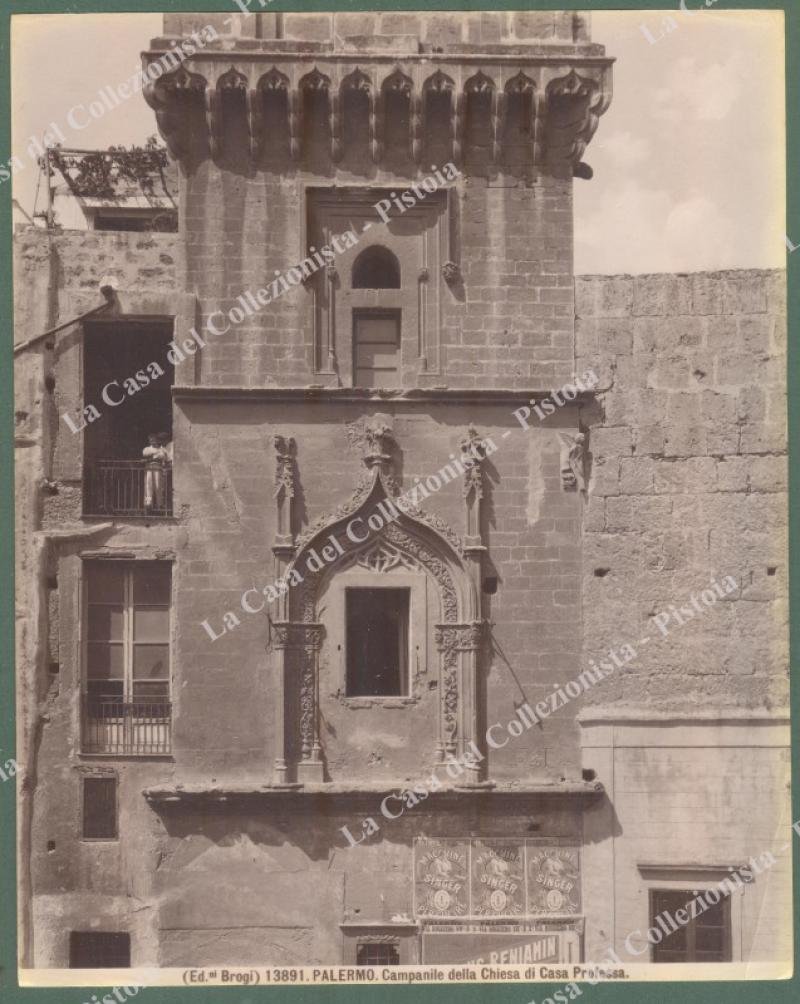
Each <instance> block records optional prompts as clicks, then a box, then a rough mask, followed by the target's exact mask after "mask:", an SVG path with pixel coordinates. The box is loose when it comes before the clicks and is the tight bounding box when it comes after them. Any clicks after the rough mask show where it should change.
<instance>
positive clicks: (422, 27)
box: [164, 0, 590, 52]
mask: <svg viewBox="0 0 800 1004" xmlns="http://www.w3.org/2000/svg"><path fill="white" fill-rule="evenodd" d="M243 3H244V4H245V5H246V6H248V7H249V13H248V14H242V13H240V12H239V11H238V4H237V5H234V4H231V12H230V13H228V14H206V13H202V14H199V13H198V14H184V13H175V14H165V15H164V35H165V36H166V37H175V36H185V35H188V34H189V32H191V31H199V30H200V29H201V28H203V27H204V26H206V25H211V26H212V27H213V28H214V30H215V31H217V33H218V34H220V35H223V36H227V37H230V38H233V39H241V40H242V41H243V42H244V43H245V44H248V45H251V46H252V45H253V44H254V43H255V41H256V40H262V41H263V42H264V44H265V46H266V45H268V44H269V42H276V41H278V42H295V43H306V44H308V43H317V44H318V45H322V44H326V45H327V47H332V48H334V49H344V50H348V49H349V50H351V51H352V49H353V48H354V47H358V46H362V47H364V48H366V47H369V48H370V49H376V48H387V47H389V48H395V47H399V49H400V51H404V52H416V51H418V49H422V50H424V49H425V48H426V47H427V48H430V49H433V50H434V51H448V50H453V49H461V48H465V47H479V48H480V47H485V48H488V49H490V48H491V46H493V45H499V44H500V43H503V44H505V45H509V44H512V45H513V44H514V43H515V42H516V43H518V44H520V45H523V44H524V45H530V44H531V43H535V42H539V43H545V44H549V45H557V44H559V43H561V44H571V43H573V42H588V41H589V28H590V24H589V18H590V15H589V14H587V13H585V12H581V13H578V12H572V11H549V10H545V11H516V12H508V13H506V12H502V11H492V12H487V11H480V12H479V11H476V12H461V11H453V12H448V11H441V12H436V13H420V12H418V11H406V12H400V11H393V12H385V13H381V12H378V11H359V12H358V13H344V12H341V11H339V12H336V13H317V14H301V13H296V12H288V13H286V14H277V15H276V14H273V13H269V12H266V11H263V10H262V5H261V3H260V0H250V2H249V3H247V2H246V0H243ZM263 6H266V4H264V5H263Z"/></svg>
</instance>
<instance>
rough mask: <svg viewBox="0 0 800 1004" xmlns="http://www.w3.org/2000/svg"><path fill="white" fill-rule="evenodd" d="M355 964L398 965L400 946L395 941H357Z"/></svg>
mask: <svg viewBox="0 0 800 1004" xmlns="http://www.w3.org/2000/svg"><path fill="white" fill-rule="evenodd" d="M356 965H357V966H399V965H400V946H399V945H398V944H397V942H396V941H392V942H380V941H359V943H358V947H357V948H356Z"/></svg>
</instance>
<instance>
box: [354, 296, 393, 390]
mask: <svg viewBox="0 0 800 1004" xmlns="http://www.w3.org/2000/svg"><path fill="white" fill-rule="evenodd" d="M399 385H400V311H399V310H384V311H375V310H372V311H360V310H358V311H354V314H353V386H354V387H387V388H388V387H398V386H399Z"/></svg>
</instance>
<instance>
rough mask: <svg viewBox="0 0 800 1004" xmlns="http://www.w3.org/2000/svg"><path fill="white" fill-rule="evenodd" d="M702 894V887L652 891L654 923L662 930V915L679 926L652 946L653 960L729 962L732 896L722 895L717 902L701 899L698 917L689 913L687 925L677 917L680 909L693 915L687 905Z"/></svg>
mask: <svg viewBox="0 0 800 1004" xmlns="http://www.w3.org/2000/svg"><path fill="white" fill-rule="evenodd" d="M703 893H704V890H702V889H652V890H651V892H650V924H651V926H652V927H656V928H658V929H659V930H660V929H661V927H660V925H658V923H657V920H656V918H657V917H659V916H662V917H663V921H664V924H665V926H666V927H668V928H672V927H676V930H674V931H672V933H671V934H666V935H665V936H664V938H663V939H662V940H661V941H660V942H659V943H658V944H657V945H654V946H653V962H730V960H731V903H730V897H728V896H723V897H722V898H721V899H720V900H719V902H718V903H716V904H714V903H711V900H710V899H709V900H705V901H704V902H702V903H701V902H698V907H697V910H696V911H695V913H696V916H694V917H691V916H690V919H689V921H688V923H686V924H680V923H679V920H678V919H676V917H675V914H676V912H677V911H679V910H683V911H685V912H686V913H687V914H691V911H690V908H689V906H688V904H689V903H691V902H692V900H694V899H698V898H699V897H703ZM706 903H707V904H708V905H706ZM667 914H668V915H669V916H666V915H667ZM670 918H671V920H670Z"/></svg>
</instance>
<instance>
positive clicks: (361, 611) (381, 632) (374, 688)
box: [345, 589, 409, 697]
mask: <svg viewBox="0 0 800 1004" xmlns="http://www.w3.org/2000/svg"><path fill="white" fill-rule="evenodd" d="M345 597H346V603H345V605H346V618H347V695H348V697H401V696H403V695H405V694H407V693H408V629H409V620H408V609H409V590H408V589H347V590H346V591H345Z"/></svg>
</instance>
